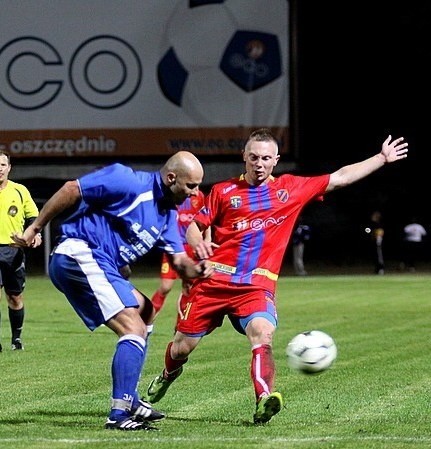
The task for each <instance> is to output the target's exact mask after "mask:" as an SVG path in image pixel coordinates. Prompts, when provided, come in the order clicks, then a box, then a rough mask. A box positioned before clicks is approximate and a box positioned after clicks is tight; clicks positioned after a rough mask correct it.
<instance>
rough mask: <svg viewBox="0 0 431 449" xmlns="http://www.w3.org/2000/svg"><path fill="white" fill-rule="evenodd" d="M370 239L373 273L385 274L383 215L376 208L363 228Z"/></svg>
mask: <svg viewBox="0 0 431 449" xmlns="http://www.w3.org/2000/svg"><path fill="white" fill-rule="evenodd" d="M365 232H366V233H367V234H369V236H370V241H371V252H372V254H373V263H374V273H375V274H380V275H383V274H385V258H384V256H383V238H384V236H385V229H384V226H383V216H382V213H381V212H380V211H378V210H376V211H374V212H373V213H372V214H371V217H370V224H369V226H368V227H366V228H365Z"/></svg>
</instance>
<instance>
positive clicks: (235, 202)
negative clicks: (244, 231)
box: [230, 196, 242, 209]
mask: <svg viewBox="0 0 431 449" xmlns="http://www.w3.org/2000/svg"><path fill="white" fill-rule="evenodd" d="M230 205H231V206H232V207H233V208H234V209H238V208H239V207H241V205H242V199H241V197H240V196H231V197H230Z"/></svg>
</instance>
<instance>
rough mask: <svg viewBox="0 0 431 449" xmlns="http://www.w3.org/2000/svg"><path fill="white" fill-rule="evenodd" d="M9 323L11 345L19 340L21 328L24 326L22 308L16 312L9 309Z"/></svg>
mask: <svg viewBox="0 0 431 449" xmlns="http://www.w3.org/2000/svg"><path fill="white" fill-rule="evenodd" d="M9 321H10V329H11V331H12V343H13V342H14V341H15V340H16V339H17V338H21V332H22V326H23V324H24V307H22V308H21V309H18V310H14V309H11V308H9Z"/></svg>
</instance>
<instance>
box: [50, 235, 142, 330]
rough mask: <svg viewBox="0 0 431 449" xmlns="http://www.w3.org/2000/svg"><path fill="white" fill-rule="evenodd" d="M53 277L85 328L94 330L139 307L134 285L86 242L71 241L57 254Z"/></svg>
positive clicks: (52, 267) (57, 249) (54, 257)
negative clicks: (124, 311) (114, 317)
mask: <svg viewBox="0 0 431 449" xmlns="http://www.w3.org/2000/svg"><path fill="white" fill-rule="evenodd" d="M49 276H50V278H51V280H52V282H53V284H54V285H55V286H56V287H57V289H58V290H60V291H61V292H62V293H64V295H65V296H66V298H67V299H68V301H69V302H70V304H71V305H72V307H73V308H74V309H75V311H76V313H77V314H78V315H79V316H80V318H81V319H82V321H83V322H84V323H85V325H86V326H87V327H88V328H89V329H90V330H94V329H96V328H97V327H99V326H100V325H101V324H104V323H106V321H108V320H109V319H110V318H112V317H113V316H114V315H116V314H117V313H119V312H120V311H121V310H123V309H124V308H125V307H138V306H139V304H138V301H137V299H136V297H135V295H134V294H133V290H134V288H135V287H134V286H133V285H132V284H131V283H130V282H129V281H127V280H126V279H124V278H123V277H122V276H121V274H120V273H119V271H118V268H117V267H116V266H115V265H114V264H113V263H112V262H111V261H110V260H109V259H107V258H106V257H104V255H103V254H99V253H97V251H92V250H91V249H90V248H89V247H88V245H87V243H86V242H84V241H83V240H79V239H67V240H65V241H63V242H62V243H60V244H59V245H58V246H57V247H56V248H55V249H54V251H53V254H52V255H51V257H50V262H49Z"/></svg>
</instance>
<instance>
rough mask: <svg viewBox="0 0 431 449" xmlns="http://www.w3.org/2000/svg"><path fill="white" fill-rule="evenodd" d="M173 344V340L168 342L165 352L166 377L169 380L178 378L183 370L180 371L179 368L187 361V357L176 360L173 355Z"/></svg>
mask: <svg viewBox="0 0 431 449" xmlns="http://www.w3.org/2000/svg"><path fill="white" fill-rule="evenodd" d="M171 346H172V341H171V342H170V343H169V344H168V346H167V348H166V352H165V369H164V372H163V373H164V377H165V378H166V379H169V380H173V379H176V378H177V377H178V376H179V375H180V374H181V372H179V369H180V368H181V367H182V366H183V365H184V364H185V363H187V360H188V358H187V359H183V360H174V359H173V358H172V357H171Z"/></svg>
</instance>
